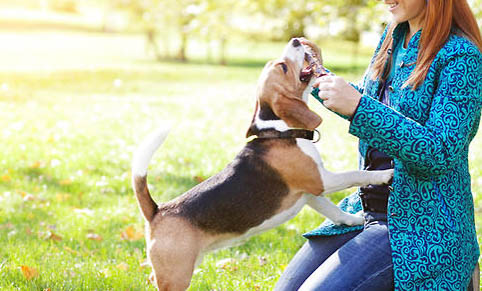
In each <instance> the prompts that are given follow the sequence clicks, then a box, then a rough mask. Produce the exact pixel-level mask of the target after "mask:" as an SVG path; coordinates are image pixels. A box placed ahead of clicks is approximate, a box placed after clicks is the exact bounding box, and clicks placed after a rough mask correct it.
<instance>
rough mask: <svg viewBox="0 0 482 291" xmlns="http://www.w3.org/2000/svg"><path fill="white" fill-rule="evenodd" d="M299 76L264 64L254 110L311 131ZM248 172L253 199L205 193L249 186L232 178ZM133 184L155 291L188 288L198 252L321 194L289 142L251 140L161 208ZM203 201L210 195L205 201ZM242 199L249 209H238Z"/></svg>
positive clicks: (281, 63) (293, 67) (309, 164)
mask: <svg viewBox="0 0 482 291" xmlns="http://www.w3.org/2000/svg"><path fill="white" fill-rule="evenodd" d="M285 69H287V71H286V70H285ZM300 70H301V68H300V65H298V64H295V63H294V62H293V61H292V60H290V59H281V60H278V61H271V62H269V63H268V64H267V65H266V66H265V68H264V70H263V73H262V75H261V77H260V79H259V81H258V88H257V104H256V108H257V109H258V107H259V106H261V107H264V108H267V109H269V110H271V111H272V113H274V114H275V115H276V116H277V117H279V118H281V119H282V120H284V121H285V122H286V123H287V124H288V126H290V127H295V128H304V129H310V130H313V129H315V128H316V127H317V126H318V125H319V124H320V123H321V121H322V120H321V118H320V117H319V116H318V115H317V114H315V113H314V112H312V111H311V110H310V109H309V108H308V106H307V105H306V103H305V102H303V100H301V99H300V98H301V96H302V94H303V91H304V90H305V89H306V87H307V83H303V82H301V81H300V80H299V73H300ZM252 130H253V128H252V127H251V128H250V130H249V131H248V136H249V135H251V134H253V132H252ZM247 167H248V168H250V169H249V171H255V172H256V171H257V172H256V173H258V176H257V177H256V178H257V179H258V180H259V181H257V182H256V181H250V183H255V184H254V185H253V186H252V188H249V189H254V190H255V192H256V193H254V194H253V195H257V196H256V197H253V196H249V195H250V194H249V193H243V194H240V196H239V195H238V196H239V197H240V198H239V199H240V201H236V200H230V201H228V200H227V199H236V197H238V196H236V195H237V194H236V193H234V192H233V193H226V195H225V196H224V195H221V196H219V195H220V194H219V193H218V192H216V191H214V192H213V190H212V188H215V187H223V186H224V185H227V186H226V187H227V188H226V189H228V192H229V191H234V190H233V189H234V188H236V187H240V185H242V186H243V187H251V186H249V185H244V184H243V183H244V182H245V180H240V181H238V180H236V179H242V175H243V171H245V168H247ZM240 177H241V178H240ZM248 178H249V177H248ZM248 180H256V179H251V178H249V179H248ZM256 183H257V184H256ZM133 184H134V190H135V192H136V197H137V199H138V202H139V206H140V208H141V211H142V213H143V214H144V217H145V219H146V221H147V225H146V242H147V255H148V259H149V261H150V263H151V265H152V267H153V271H154V278H155V282H156V285H157V287H158V289H159V290H170V291H172V290H185V289H187V288H188V287H189V284H190V281H191V277H192V273H193V271H194V268H195V265H196V261H197V260H198V259H199V258H200V257H201V256H202V253H203V252H205V251H207V250H210V249H213V248H215V246H216V245H217V244H218V243H221V242H223V241H225V240H229V239H230V238H235V237H238V236H240V235H242V234H243V233H245V232H246V231H247V230H248V229H250V228H252V227H254V226H256V225H259V224H261V223H262V222H263V221H264V220H266V219H267V218H270V217H273V216H274V215H276V214H278V213H280V212H282V211H284V210H285V209H288V208H290V207H291V206H293V205H294V203H296V201H297V200H298V199H299V198H300V196H301V195H302V193H305V192H307V193H313V194H315V195H319V194H321V193H322V192H323V182H322V181H321V177H320V174H319V172H318V170H317V165H316V163H315V162H314V161H313V159H311V158H310V157H309V156H307V155H306V154H305V153H303V152H302V151H301V150H300V148H299V147H298V146H297V145H296V142H294V140H289V139H288V140H278V139H273V140H269V139H268V140H253V141H251V142H250V143H248V144H247V145H246V147H245V148H244V149H243V150H242V151H241V153H240V154H239V155H238V157H236V159H235V160H234V161H233V163H231V164H230V165H228V166H227V167H226V169H224V170H223V171H222V172H220V173H219V174H217V175H215V176H213V177H211V178H210V179H208V180H207V181H204V182H203V183H201V184H199V185H197V186H196V187H194V188H193V189H191V190H190V191H188V192H186V193H185V194H183V195H181V196H179V197H178V198H176V199H174V200H173V201H170V202H167V203H164V204H161V205H160V206H157V205H156V203H155V202H154V201H153V200H152V198H151V195H150V193H149V190H148V188H147V182H146V176H134V177H133ZM268 187H269V189H267V188H268ZM239 191H240V192H243V191H244V189H240V190H239ZM246 191H248V192H249V190H246ZM235 194H236V195H235ZM209 195H211V196H212V197H205V196H209ZM243 195H244V196H243ZM243 197H248V198H249V199H244V198H243ZM223 199H224V200H226V201H224V200H223ZM243 199H244V201H243ZM246 201H247V202H249V201H254V202H255V203H254V204H251V205H242V204H243V202H246ZM238 204H241V205H238ZM263 207H264V208H263ZM253 208H257V209H253ZM231 216H233V217H231Z"/></svg>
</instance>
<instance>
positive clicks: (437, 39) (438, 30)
mask: <svg viewBox="0 0 482 291" xmlns="http://www.w3.org/2000/svg"><path fill="white" fill-rule="evenodd" d="M424 13H425V16H424V20H423V21H424V22H423V25H422V27H423V28H422V35H421V36H420V44H419V52H418V57H417V62H416V66H415V69H414V70H413V72H412V74H411V75H410V76H409V78H408V79H407V81H406V82H405V84H404V86H407V85H410V86H412V88H413V90H415V89H416V88H417V87H418V86H419V85H420V84H422V82H423V81H424V80H425V77H426V76H427V72H428V69H429V67H430V65H431V64H432V61H433V60H434V58H435V56H436V55H437V53H438V51H439V50H440V49H441V48H442V47H443V46H444V44H445V42H446V41H447V39H448V37H449V35H450V30H451V28H452V27H454V28H456V29H458V30H459V31H460V32H461V33H462V34H463V35H464V36H465V37H467V38H468V39H469V40H471V41H472V42H473V43H474V44H475V45H477V47H478V48H479V50H480V51H482V38H481V36H480V30H479V27H478V25H477V21H476V20H475V17H474V15H473V13H472V11H471V10H470V7H469V4H468V3H467V0H429V1H427V6H426V8H425V11H424ZM396 25H397V24H396V23H392V24H390V26H389V27H388V31H387V36H386V38H385V40H384V41H383V43H382V46H381V47H380V51H379V52H378V54H377V56H376V57H375V61H374V63H373V66H372V68H371V74H372V75H371V78H372V79H373V80H375V79H377V78H380V79H381V80H383V81H384V80H386V78H387V77H388V72H390V67H391V54H388V53H387V52H388V50H389V49H390V48H391V47H392V44H393V39H392V32H393V30H394V29H395V26H396ZM387 62H388V63H387ZM385 64H387V65H386V66H385Z"/></svg>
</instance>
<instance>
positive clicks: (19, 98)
mask: <svg viewBox="0 0 482 291" xmlns="http://www.w3.org/2000/svg"><path fill="white" fill-rule="evenodd" d="M48 35H49V38H48V39H49V41H52V43H45V42H42V40H44V39H45V38H43V37H42V35H38V34H35V35H33V34H32V35H29V34H28V33H23V34H17V35H15V34H5V33H4V34H1V35H0V40H8V44H9V45H4V46H3V47H2V48H0V52H2V53H1V54H0V55H1V57H0V63H1V64H2V65H0V124H1V128H0V138H1V139H2V147H1V151H0V289H1V290H154V288H153V286H152V285H149V284H148V282H147V277H148V274H149V272H150V268H149V267H144V266H143V262H144V261H145V258H146V256H145V251H144V240H143V235H142V232H143V221H142V219H141V216H140V213H139V211H138V209H137V205H136V201H135V199H134V196H133V193H132V191H131V189H130V162H131V156H132V152H133V150H134V149H135V147H136V145H137V144H138V143H139V141H140V140H141V139H142V138H143V137H144V136H145V135H147V134H148V133H149V132H150V131H152V130H153V129H156V128H158V127H159V126H163V125H165V124H166V123H167V122H170V123H172V124H174V128H173V130H172V132H171V134H170V136H169V137H168V139H167V140H166V142H165V144H164V145H163V147H162V148H161V149H160V150H159V151H158V152H157V153H156V155H155V156H154V159H153V161H152V163H151V167H150V172H149V183H150V185H151V190H152V191H151V192H152V193H153V195H154V198H155V200H156V201H158V202H161V201H166V200H168V199H171V198H173V197H176V196H177V195H179V194H181V193H182V192H184V191H186V190H187V189H189V188H191V187H192V186H194V185H196V184H197V183H199V181H201V180H203V179H205V178H207V177H209V176H210V175H212V174H214V173H216V172H217V171H219V170H221V169H222V168H223V167H224V166H225V165H226V164H227V163H228V162H229V161H231V159H232V158H233V157H234V156H235V155H236V153H237V152H238V151H239V149H241V148H242V147H243V145H244V143H245V138H244V135H245V132H246V130H247V127H248V125H249V122H250V120H251V117H252V113H253V109H254V93H255V85H256V80H257V77H258V75H259V73H260V71H261V68H262V65H263V63H264V62H265V61H266V60H267V59H269V58H274V57H276V56H278V55H279V54H280V53H281V50H282V46H283V44H242V45H240V46H233V47H232V49H231V51H230V56H231V60H232V61H231V64H230V65H228V66H224V67H221V66H216V65H210V64H205V63H203V62H202V58H200V57H198V58H196V49H195V48H192V55H193V56H194V57H195V59H196V61H195V62H193V63H187V64H181V63H174V62H171V63H154V62H152V61H149V60H148V59H146V58H145V57H144V56H143V47H142V41H143V40H142V38H139V37H125V38H123V37H120V36H103V35H92V34H89V35H87V34H85V35H84V34H77V35H75V34H74V35H72V34H69V35H59V34H48ZM35 40H37V41H35ZM15 41H18V43H20V44H23V45H22V48H19V49H18V50H16V49H15V45H14V43H15ZM89 41H90V43H89ZM12 42H13V44H12ZM85 42H88V43H89V45H88V44H86V43H85ZM57 44H60V45H57ZM26 47H30V50H27V49H26ZM322 47H323V48H324V57H325V60H326V65H327V67H329V68H332V69H333V71H334V72H335V73H338V74H340V75H342V76H344V77H346V78H347V79H349V80H354V79H355V78H357V77H359V76H360V75H361V74H362V72H363V70H364V65H365V64H366V63H367V62H368V60H369V56H370V50H366V51H363V53H362V55H361V56H360V58H359V60H358V63H357V66H356V67H355V68H350V61H349V60H350V56H349V54H348V53H349V50H348V48H346V47H345V46H343V45H342V44H339V43H326V44H324V45H322ZM2 50H3V51H2ZM310 106H311V108H313V109H314V110H315V111H317V112H318V113H319V114H320V115H321V116H322V117H323V118H324V123H323V124H322V125H321V127H320V130H321V135H322V138H321V142H320V143H318V147H319V149H320V152H321V155H322V158H323V160H324V162H325V166H326V167H327V168H328V169H330V170H332V171H343V170H353V169H355V168H356V167H357V159H356V143H357V140H356V139H355V138H354V137H352V136H349V135H348V134H347V128H348V124H347V123H346V122H345V121H343V120H341V119H340V118H338V117H336V116H335V115H334V114H331V113H329V112H328V111H327V110H326V109H324V108H322V106H321V105H319V104H317V103H316V101H313V100H312V102H311V103H310ZM470 162H471V173H472V177H473V190H474V195H475V200H476V212H477V227H478V230H479V233H482V224H481V223H482V216H481V213H482V168H481V167H480V165H481V163H482V135H481V134H480V133H479V135H478V136H477V137H476V140H475V141H474V142H473V144H472V151H471V155H470ZM349 193H350V191H344V192H340V193H337V194H334V195H333V196H332V197H333V200H334V201H338V200H339V199H340V198H341V197H343V196H344V195H347V194H349ZM322 220H323V218H322V217H321V216H319V215H318V214H316V213H315V212H313V211H312V210H310V209H305V210H303V211H302V212H301V213H300V215H298V216H297V217H296V218H295V219H293V220H292V221H290V222H288V223H286V224H284V225H282V226H280V227H278V228H276V229H274V230H271V231H269V232H267V233H265V234H263V235H260V236H256V237H254V238H252V239H250V240H249V241H248V242H247V243H246V244H244V245H242V246H239V247H234V248H230V249H225V250H221V251H218V252H215V253H211V254H209V255H207V256H206V257H205V259H204V261H203V263H202V265H200V267H199V269H197V270H196V272H195V275H194V278H193V282H192V285H191V289H190V290H270V289H271V288H272V287H273V286H274V284H275V282H276V280H277V278H278V277H279V276H280V274H281V273H282V271H283V268H284V267H285V266H286V265H287V264H288V262H289V260H290V258H291V257H292V256H293V255H294V253H295V252H296V251H297V250H298V248H299V247H300V246H301V245H302V244H303V243H304V241H305V240H304V239H303V238H302V237H301V234H302V233H303V232H305V231H308V230H310V229H312V228H314V227H316V226H318V225H319V224H320V223H321V222H322Z"/></svg>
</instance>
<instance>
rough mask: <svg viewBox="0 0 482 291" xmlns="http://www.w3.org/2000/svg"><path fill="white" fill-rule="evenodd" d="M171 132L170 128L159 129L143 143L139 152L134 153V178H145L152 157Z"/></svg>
mask: <svg viewBox="0 0 482 291" xmlns="http://www.w3.org/2000/svg"><path fill="white" fill-rule="evenodd" d="M170 130H171V127H170V126H165V127H162V128H159V129H158V130H156V131H154V132H152V133H151V134H150V135H149V136H148V137H147V138H146V139H144V140H143V141H142V143H141V144H140V145H139V147H138V148H137V150H136V151H135V152H134V158H133V159H132V176H133V177H135V176H138V177H144V176H146V175H147V167H148V165H149V161H150V160H151V158H152V155H154V153H155V152H156V150H157V149H158V148H159V147H160V146H161V144H162V143H163V142H164V140H165V139H166V137H167V135H168V134H169V131H170Z"/></svg>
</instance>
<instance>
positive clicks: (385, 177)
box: [370, 169, 393, 185]
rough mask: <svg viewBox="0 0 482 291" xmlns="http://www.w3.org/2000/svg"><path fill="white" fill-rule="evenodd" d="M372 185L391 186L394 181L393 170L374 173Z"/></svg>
mask: <svg viewBox="0 0 482 291" xmlns="http://www.w3.org/2000/svg"><path fill="white" fill-rule="evenodd" d="M371 174H373V176H372V179H373V181H372V183H370V184H373V185H385V184H390V183H391V182H392V180H393V169H388V170H382V171H372V172H371Z"/></svg>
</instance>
